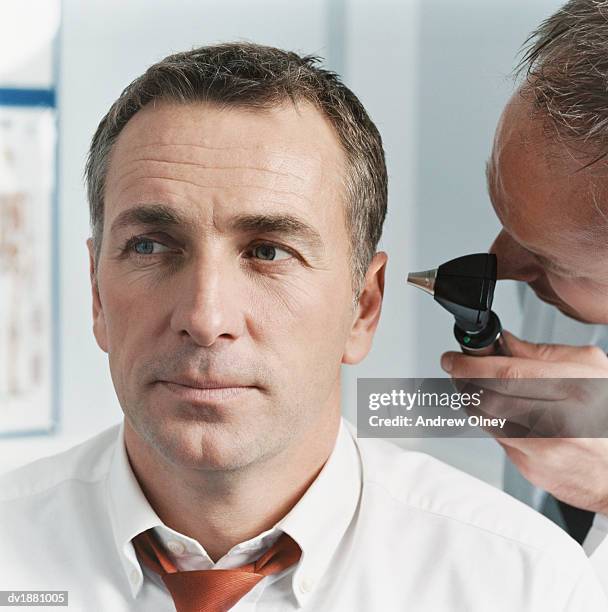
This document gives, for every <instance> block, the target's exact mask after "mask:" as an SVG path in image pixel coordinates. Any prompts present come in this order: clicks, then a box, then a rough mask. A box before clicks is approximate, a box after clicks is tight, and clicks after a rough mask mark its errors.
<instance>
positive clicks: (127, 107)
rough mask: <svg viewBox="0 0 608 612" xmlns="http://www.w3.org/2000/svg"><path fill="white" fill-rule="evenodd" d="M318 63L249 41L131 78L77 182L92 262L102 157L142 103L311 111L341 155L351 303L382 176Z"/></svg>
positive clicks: (352, 100) (359, 120)
mask: <svg viewBox="0 0 608 612" xmlns="http://www.w3.org/2000/svg"><path fill="white" fill-rule="evenodd" d="M320 63H321V59H320V58H318V57H315V56H310V55H307V56H300V55H298V54H296V53H293V52H289V51H284V50H281V49H277V48H274V47H268V46H263V45H258V44H254V43H249V42H233V43H224V44H219V45H213V46H205V47H200V48H197V49H192V50H191V51H185V52H183V53H176V54H174V55H169V56H168V57H166V58H165V59H163V60H161V61H160V62H158V63H156V64H154V65H153V66H151V67H150V68H148V70H146V72H145V73H144V74H143V75H141V76H140V77H138V78H136V79H135V80H134V81H133V82H132V83H131V84H130V85H128V86H127V87H126V88H125V89H124V91H123V92H122V93H121V95H120V96H119V98H118V99H117V100H116V101H115V102H114V104H112V106H111V107H110V110H109V111H108V112H107V114H106V115H105V116H104V118H103V119H102V120H101V122H100V124H99V126H98V128H97V131H96V132H95V135H94V136H93V140H92V142H91V147H90V150H89V154H88V157H87V162H86V168H85V179H86V184H87V194H88V200H89V208H90V219H91V230H92V237H93V244H94V251H95V258H96V260H97V259H98V257H99V251H100V248H101V241H102V233H103V218H104V192H105V186H106V176H107V171H108V163H109V156H110V153H111V150H112V147H113V145H114V143H115V142H116V139H117V138H118V135H119V134H120V132H121V130H122V129H123V128H124V126H125V125H126V124H127V122H128V121H129V119H131V117H133V115H135V114H136V113H137V112H138V111H139V110H141V109H142V108H144V107H145V106H146V105H147V104H149V103H150V102H153V101H156V100H167V101H171V102H176V103H180V104H189V103H192V102H210V103H217V104H220V105H221V106H223V107H226V106H228V107H230V106H234V107H241V108H249V109H254V110H255V109H259V110H263V109H268V108H272V107H275V106H277V105H280V104H282V103H284V102H286V101H291V102H292V103H293V104H296V103H297V102H299V101H305V102H309V103H311V104H313V105H314V106H315V107H316V108H317V109H318V110H319V111H320V112H321V113H322V115H323V116H324V117H325V118H326V119H327V120H328V121H329V122H330V124H331V125H332V126H333V129H334V130H335V133H336V134H337V136H338V140H339V142H340V144H341V146H342V149H343V150H344V152H345V157H346V162H347V168H346V176H345V177H344V187H345V202H344V205H345V219H346V226H347V231H348V233H349V243H350V249H349V250H350V253H349V257H350V264H351V271H352V283H353V290H354V299H355V302H356V301H357V300H358V298H359V295H360V291H361V289H362V286H363V281H364V279H365V274H366V272H367V268H368V267H369V264H370V262H371V260H372V258H373V256H374V253H375V251H376V247H377V245H378V241H379V240H380V236H381V234H382V225H383V223H384V218H385V216H386V207H387V172H386V163H385V159H384V150H383V148H382V139H381V137H380V134H379V132H378V130H377V128H376V126H375V125H374V123H373V122H372V120H371V119H370V118H369V116H368V114H367V112H366V111H365V108H364V107H363V105H362V104H361V102H360V101H359V100H358V99H357V97H356V96H355V94H354V93H353V92H352V91H351V90H350V89H349V88H348V87H346V86H345V85H344V84H343V83H342V82H341V80H340V78H339V77H338V75H337V74H335V73H334V72H331V71H329V70H326V69H323V68H321V67H320Z"/></svg>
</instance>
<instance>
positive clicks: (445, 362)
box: [441, 353, 454, 374]
mask: <svg viewBox="0 0 608 612" xmlns="http://www.w3.org/2000/svg"><path fill="white" fill-rule="evenodd" d="M453 362H454V356H453V355H451V354H450V353H444V354H443V355H441V367H442V368H443V369H444V370H445V371H446V372H448V374H449V373H450V372H451V371H452V365H453Z"/></svg>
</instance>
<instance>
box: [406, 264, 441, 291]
mask: <svg viewBox="0 0 608 612" xmlns="http://www.w3.org/2000/svg"><path fill="white" fill-rule="evenodd" d="M436 278H437V270H436V269H435V270H424V271H423V272H410V273H409V274H408V275H407V284H408V285H413V286H414V287H418V289H422V291H424V292H426V293H428V294H429V295H435V279H436Z"/></svg>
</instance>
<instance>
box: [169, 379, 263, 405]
mask: <svg viewBox="0 0 608 612" xmlns="http://www.w3.org/2000/svg"><path fill="white" fill-rule="evenodd" d="M157 384H158V385H159V387H161V388H162V389H163V390H165V391H167V392H168V393H170V394H171V395H172V396H174V397H176V398H178V399H180V400H182V401H185V402H188V403H190V404H205V405H208V404H224V403H226V402H229V401H230V400H232V399H234V398H239V397H242V396H244V395H246V394H248V393H251V392H252V391H253V390H255V389H256V387H255V386H253V385H247V384H244V383H243V382H242V381H238V380H234V379H232V380H231V379H226V378H219V377H214V378H211V377H208V378H199V377H193V376H174V377H171V378H170V379H166V380H159V381H157Z"/></svg>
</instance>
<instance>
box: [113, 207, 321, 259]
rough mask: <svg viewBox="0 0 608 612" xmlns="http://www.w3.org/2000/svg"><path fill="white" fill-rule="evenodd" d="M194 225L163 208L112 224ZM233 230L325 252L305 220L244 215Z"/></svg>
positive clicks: (132, 211)
mask: <svg viewBox="0 0 608 612" xmlns="http://www.w3.org/2000/svg"><path fill="white" fill-rule="evenodd" d="M191 224H192V221H191V220H190V219H188V218H187V217H184V216H183V215H182V214H180V213H179V212H178V211H176V210H175V209H173V208H171V207H169V206H165V205H163V204H146V205H140V206H134V207H132V208H129V209H127V210H125V211H123V212H122V213H120V214H119V215H118V216H117V217H116V219H115V220H114V221H113V223H112V226H111V231H112V232H115V231H118V230H120V229H125V228H127V227H130V226H132V225H143V226H148V227H155V228H156V227H158V228H174V227H177V226H180V225H181V226H187V225H191ZM230 226H231V228H232V229H233V230H236V231H237V232H242V233H260V234H282V235H284V236H289V237H291V238H294V239H296V240H299V241H302V242H306V243H308V244H309V245H310V246H311V247H312V248H314V249H321V250H322V249H323V246H324V244H323V239H322V238H321V234H319V232H318V231H317V230H316V229H315V228H314V227H312V226H311V225H309V224H308V223H306V222H305V221H303V220H302V219H300V218H298V217H296V216H294V215H290V214H285V213H270V214H268V213H266V214H241V215H237V216H236V217H234V218H233V219H232V220H231V222H230Z"/></svg>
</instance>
